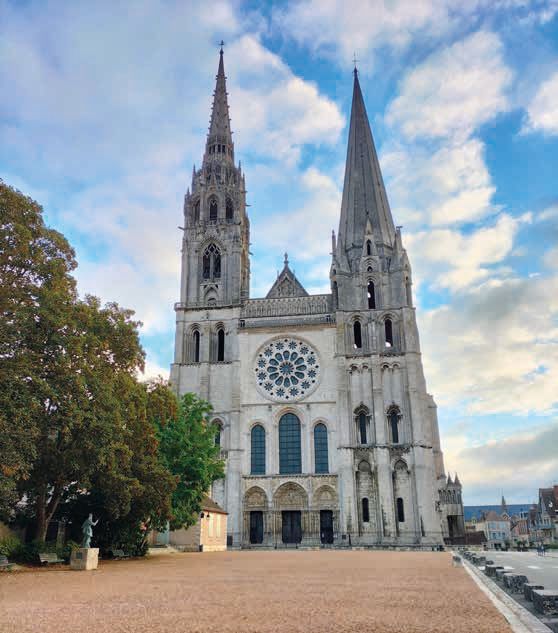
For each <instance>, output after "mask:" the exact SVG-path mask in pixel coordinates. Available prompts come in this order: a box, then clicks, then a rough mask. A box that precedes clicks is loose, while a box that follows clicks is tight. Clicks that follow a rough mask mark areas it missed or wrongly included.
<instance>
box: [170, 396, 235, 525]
mask: <svg viewBox="0 0 558 633" xmlns="http://www.w3.org/2000/svg"><path fill="white" fill-rule="evenodd" d="M210 412H211V406H210V405H209V404H208V403H207V402H205V401H204V400H201V399H200V398H198V397H197V396H196V395H194V394H193V393H186V394H184V396H183V397H182V399H181V400H180V402H179V407H178V411H177V414H176V416H175V417H174V418H172V419H167V420H162V419H159V421H158V437H159V451H160V454H161V460H162V462H163V464H164V465H165V467H166V468H167V469H168V470H169V472H171V473H172V474H173V475H175V476H176V478H177V485H176V488H175V490H174V492H173V495H172V519H171V524H170V525H171V528H172V529H176V528H179V527H182V526H186V527H188V526H190V525H192V524H193V523H195V521H196V518H197V516H198V514H199V512H200V510H201V504H202V500H203V497H204V495H206V494H207V493H208V491H209V489H210V486H211V484H212V483H213V482H214V481H215V480H216V479H220V478H222V477H223V476H224V471H223V462H222V460H221V459H220V457H219V453H220V450H219V446H217V445H216V444H215V433H216V431H217V428H216V426H215V425H214V424H210V423H208V419H207V416H208V415H209V413H210Z"/></svg>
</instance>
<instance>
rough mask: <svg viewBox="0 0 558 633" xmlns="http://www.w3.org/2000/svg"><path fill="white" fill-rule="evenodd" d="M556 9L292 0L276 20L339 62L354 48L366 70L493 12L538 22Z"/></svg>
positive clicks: (528, 0) (501, 3) (472, 2)
mask: <svg viewBox="0 0 558 633" xmlns="http://www.w3.org/2000/svg"><path fill="white" fill-rule="evenodd" d="M557 11H558V4H557V2H556V0H467V2H463V1H462V0H413V2H408V0H391V1H390V2H385V1H384V0H291V1H290V2H289V3H288V4H287V6H286V7H285V8H282V9H280V10H276V11H275V13H274V20H273V22H274V25H275V27H276V29H277V30H279V31H280V32H281V33H282V34H283V35H284V36H285V37H286V38H289V39H293V40H295V41H296V42H298V43H300V44H304V45H305V46H307V47H309V48H310V49H311V50H312V51H314V52H315V53H317V54H319V55H321V56H323V57H326V58H331V59H334V60H335V61H336V62H337V63H338V64H339V65H340V66H343V67H348V66H349V65H350V64H351V59H352V57H353V54H354V52H355V51H356V52H357V55H358V57H359V59H360V62H359V66H360V67H361V68H365V69H367V68H369V67H370V66H371V65H372V64H374V56H375V54H376V53H378V52H380V51H381V52H384V51H385V50H386V49H387V50H388V51H389V52H391V51H390V49H391V50H392V51H396V52H398V53H401V52H402V51H405V50H406V49H407V48H409V47H410V45H411V44H412V43H416V42H417V41H424V42H428V45H432V42H433V41H434V42H435V41H443V40H444V39H446V38H448V37H450V36H451V35H453V34H455V33H459V32H461V31H463V30H465V29H468V28H471V27H478V25H479V24H482V23H483V21H484V20H485V19H490V18H491V17H492V16H494V15H498V16H500V17H504V18H506V17H507V18H509V20H510V22H511V23H512V24H517V23H518V22H521V23H523V24H535V23H545V22H548V21H549V20H551V19H552V17H553V16H554V15H555V14H556V12H557Z"/></svg>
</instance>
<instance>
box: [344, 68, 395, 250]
mask: <svg viewBox="0 0 558 633" xmlns="http://www.w3.org/2000/svg"><path fill="white" fill-rule="evenodd" d="M353 74H354V86H353V103H352V106H351V124H350V127H349V142H348V147H347V161H346V164H345V182H344V185H343V199H342V202H341V219H340V222H339V233H338V238H337V250H338V253H340V254H341V255H342V256H343V255H346V256H347V257H348V260H349V262H351V261H352V260H354V259H355V257H356V256H357V255H360V253H361V251H362V246H363V243H364V237H365V233H366V225H367V222H368V221H370V224H371V226H372V230H373V234H374V241H375V242H376V243H380V244H385V245H387V246H392V245H393V242H394V238H395V227H394V223H393V218H392V216H391V211H390V208H389V203H388V199H387V195H386V190H385V187H384V181H383V179H382V173H381V171H380V163H379V161H378V155H377V154H376V148H375V146H374V139H373V138H372V132H371V130H370V124H369V122H368V115H367V114H366V107H365V105H364V99H363V97H362V92H361V89H360V83H359V80H358V70H357V68H356V65H355V69H354V71H353Z"/></svg>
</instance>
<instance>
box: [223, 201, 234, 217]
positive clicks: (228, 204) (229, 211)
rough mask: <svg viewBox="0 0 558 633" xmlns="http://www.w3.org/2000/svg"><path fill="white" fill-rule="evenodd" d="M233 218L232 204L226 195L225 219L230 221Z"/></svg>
mask: <svg viewBox="0 0 558 633" xmlns="http://www.w3.org/2000/svg"><path fill="white" fill-rule="evenodd" d="M233 218H234V204H233V201H232V200H231V199H230V198H229V197H227V200H226V204H225V219H226V220H227V221H228V222H230V221H231V220H232V219H233Z"/></svg>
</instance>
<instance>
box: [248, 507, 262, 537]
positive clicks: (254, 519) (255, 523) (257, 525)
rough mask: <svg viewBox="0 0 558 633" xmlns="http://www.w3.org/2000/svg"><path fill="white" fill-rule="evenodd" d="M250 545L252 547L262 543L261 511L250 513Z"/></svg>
mask: <svg viewBox="0 0 558 633" xmlns="http://www.w3.org/2000/svg"><path fill="white" fill-rule="evenodd" d="M250 543H252V544H254V545H257V544H259V543H263V512H262V511H261V510H253V511H252V512H250Z"/></svg>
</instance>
